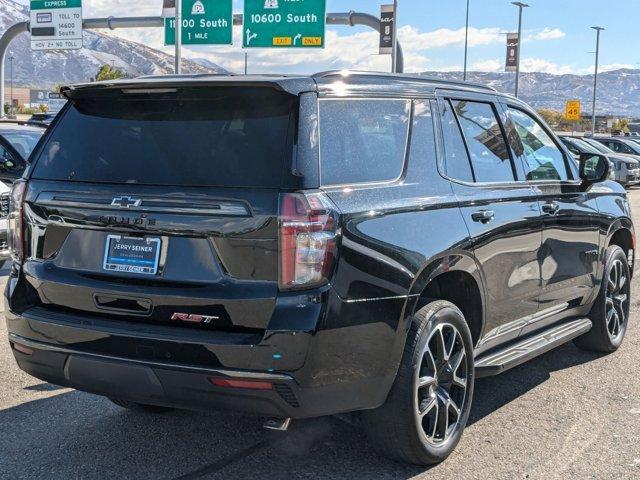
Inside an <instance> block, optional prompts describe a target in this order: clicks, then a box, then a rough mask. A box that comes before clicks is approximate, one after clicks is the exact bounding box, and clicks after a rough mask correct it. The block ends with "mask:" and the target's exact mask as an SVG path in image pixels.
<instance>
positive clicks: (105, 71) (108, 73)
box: [96, 65, 124, 82]
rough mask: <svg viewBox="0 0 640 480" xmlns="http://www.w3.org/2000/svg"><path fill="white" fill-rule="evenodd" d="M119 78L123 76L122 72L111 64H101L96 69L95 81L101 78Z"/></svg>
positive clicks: (101, 79) (99, 80)
mask: <svg viewBox="0 0 640 480" xmlns="http://www.w3.org/2000/svg"><path fill="white" fill-rule="evenodd" d="M119 78H124V73H122V72H121V71H120V70H118V69H117V68H114V67H112V66H111V65H102V66H101V67H100V68H99V69H98V74H97V75H96V82H101V81H103V80H118V79H119Z"/></svg>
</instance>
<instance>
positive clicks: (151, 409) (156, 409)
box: [109, 398, 175, 413]
mask: <svg viewBox="0 0 640 480" xmlns="http://www.w3.org/2000/svg"><path fill="white" fill-rule="evenodd" d="M109 400H111V401H112V402H113V403H115V404H116V405H118V406H119V407H122V408H126V409H127V410H133V411H136V412H145V413H165V412H170V411H172V410H175V409H174V408H171V407H161V406H159V405H145V404H144V403H136V402H130V401H129V400H122V399H119V398H109Z"/></svg>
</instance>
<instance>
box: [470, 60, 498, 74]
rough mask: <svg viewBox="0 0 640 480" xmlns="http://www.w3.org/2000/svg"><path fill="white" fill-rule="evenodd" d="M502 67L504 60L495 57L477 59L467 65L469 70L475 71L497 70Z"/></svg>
mask: <svg viewBox="0 0 640 480" xmlns="http://www.w3.org/2000/svg"><path fill="white" fill-rule="evenodd" d="M502 69H504V61H502V62H501V61H500V60H497V59H495V58H493V59H488V60H478V61H475V62H473V63H472V64H471V65H470V66H469V70H471V71H475V72H499V71H501V70H502Z"/></svg>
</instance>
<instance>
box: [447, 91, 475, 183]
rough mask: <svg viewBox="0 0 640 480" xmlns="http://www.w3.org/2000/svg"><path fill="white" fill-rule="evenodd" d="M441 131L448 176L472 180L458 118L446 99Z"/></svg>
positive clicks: (467, 180)
mask: <svg viewBox="0 0 640 480" xmlns="http://www.w3.org/2000/svg"><path fill="white" fill-rule="evenodd" d="M442 133H443V135H444V149H445V154H446V160H445V172H446V174H447V176H448V177H450V178H455V179H457V180H464V181H466V182H473V172H472V171H471V164H470V163H469V155H468V153H467V147H466V146H465V144H464V139H463V138H462V133H461V132H460V127H459V126H458V120H457V119H456V116H455V114H454V113H453V107H452V106H451V103H450V102H449V101H448V100H447V101H445V102H444V110H443V112H442Z"/></svg>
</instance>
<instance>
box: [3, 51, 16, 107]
mask: <svg viewBox="0 0 640 480" xmlns="http://www.w3.org/2000/svg"><path fill="white" fill-rule="evenodd" d="M9 55H10V56H9V70H10V71H11V73H9V78H10V80H9V82H10V84H9V85H10V90H11V93H10V94H9V95H10V96H11V102H10V103H9V115H10V117H11V118H13V58H14V57H13V52H11V53H10V54H9ZM3 108H4V107H3Z"/></svg>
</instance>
